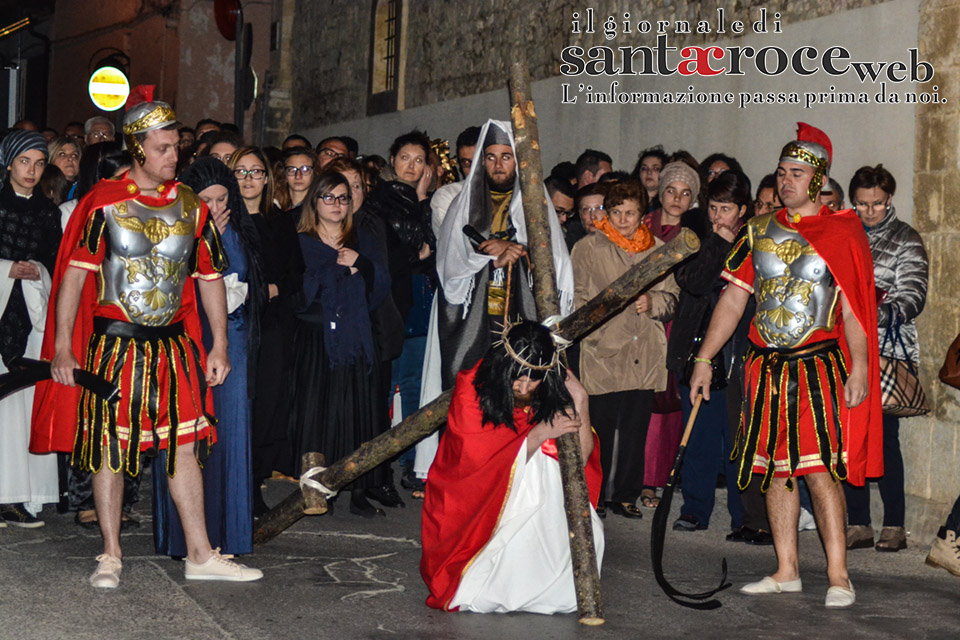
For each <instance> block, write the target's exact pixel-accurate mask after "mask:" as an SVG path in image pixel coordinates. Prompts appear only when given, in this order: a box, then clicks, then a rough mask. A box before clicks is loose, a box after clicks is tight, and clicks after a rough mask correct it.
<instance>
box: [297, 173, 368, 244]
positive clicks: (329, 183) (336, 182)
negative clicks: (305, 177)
mask: <svg viewBox="0 0 960 640" xmlns="http://www.w3.org/2000/svg"><path fill="white" fill-rule="evenodd" d="M340 185H343V186H344V187H346V188H347V195H348V196H349V195H350V183H349V182H347V179H346V178H344V177H343V174H340V173H337V172H336V171H330V170H329V169H328V170H327V171H324V172H323V173H321V174H319V175H315V176H314V177H313V182H311V183H310V189H309V190H308V191H307V196H306V197H305V198H304V199H303V212H302V213H301V214H300V224H299V225H297V231H298V232H299V233H309V234H311V235H315V234H316V233H317V229H318V228H319V226H320V214H319V213H318V211H317V200H318V199H319V198H320V196H322V195H324V194H325V193H329V192H330V191H332V190H333V189H334V188H336V187H338V186H340ZM340 234H341V235H340V243H341V244H342V245H343V246H345V247H352V246H355V245H356V242H357V230H356V227H354V226H353V213H351V212H350V209H349V208H348V209H347V216H346V217H345V218H344V219H343V223H342V224H341V226H340Z"/></svg>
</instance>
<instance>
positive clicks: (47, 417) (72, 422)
mask: <svg viewBox="0 0 960 640" xmlns="http://www.w3.org/2000/svg"><path fill="white" fill-rule="evenodd" d="M177 184H178V183H177V182H175V181H172V180H171V181H168V182H166V183H165V186H166V188H165V190H164V193H170V190H171V188H172V187H174V186H176V185H177ZM131 185H132V186H133V188H134V191H133V192H131V191H130V189H131ZM135 187H136V183H134V182H133V181H132V180H129V179H127V178H126V176H123V177H121V178H118V179H112V180H101V181H100V182H98V183H97V184H96V185H94V187H93V188H92V189H91V190H90V192H89V193H87V195H85V196H84V197H83V199H82V200H80V202H79V203H78V204H77V208H76V209H75V210H74V212H73V214H72V215H71V216H70V222H69V223H68V224H67V228H66V230H65V231H64V234H63V240H62V242H61V243H60V251H59V253H58V254H57V265H56V269H55V271H54V274H53V285H52V288H51V290H50V303H49V307H48V311H47V322H46V326H45V329H44V335H43V347H42V349H41V352H40V358H41V359H43V360H53V356H54V355H55V348H54V346H55V344H54V343H55V340H56V325H57V295H58V293H59V290H60V282H61V281H62V280H63V274H64V273H65V272H66V270H67V267H68V266H70V265H69V263H70V259H71V256H72V255H73V253H74V251H75V250H76V249H77V248H78V247H79V246H80V245H81V242H82V240H83V235H84V229H85V226H86V223H87V220H88V219H89V218H90V216H91V215H92V214H93V212H94V211H96V210H97V209H100V208H103V207H106V206H109V205H111V204H116V203H118V202H122V201H124V200H130V199H132V198H134V197H136V198H137V199H138V200H139V201H141V202H143V203H145V204H147V205H153V206H162V205H164V204H166V203H167V202H168V200H167V199H166V198H165V197H164V198H151V197H147V196H144V195H142V194H140V193H139V190H138V189H135ZM207 215H208V210H207V206H206V204H203V205H202V207H201V212H200V221H199V224H198V225H197V233H200V231H201V230H202V229H203V225H204V224H205V222H206V219H207ZM96 280H97V279H96V278H95V277H92V276H88V277H87V279H86V281H85V283H84V285H83V291H82V293H81V295H80V305H79V308H78V310H77V319H76V322H75V323H74V325H73V355H74V357H76V358H77V361H78V362H80V363H81V364H82V363H83V362H84V357H85V354H86V352H87V341H88V340H89V338H90V335H91V334H92V333H93V317H94V311H95V310H96V308H97V306H98V305H97V283H96ZM174 320H175V321H179V320H182V321H183V325H184V329H185V331H186V332H187V334H188V335H189V336H190V337H191V338H192V339H193V341H194V342H195V343H196V344H197V345H202V344H203V342H202V340H201V327H200V317H199V315H198V313H197V300H196V293H195V287H194V286H193V285H192V284H191V283H189V282H187V283H185V284H184V287H183V294H182V304H181V308H180V311H178V312H177V315H176V317H175V318H174ZM200 361H201V364H202V365H203V367H204V370H205V369H206V354H205V352H204V350H203V348H202V346H201V348H200ZM201 375H202V372H201ZM81 390H82V389H81V387H79V386H74V387H68V386H66V385H62V384H58V383H56V382H54V381H53V380H45V381H43V382H40V383H38V384H37V390H36V394H35V396H34V400H33V422H32V428H31V436H30V451H31V453H37V454H41V453H50V452H52V451H62V452H67V453H69V452H72V451H73V450H74V443H75V438H76V434H77V406H78V405H79V403H80V393H81ZM121 391H122V390H121ZM204 404H205V406H206V410H207V412H208V413H210V414H211V415H212V414H213V395H212V393H211V391H210V389H207V394H206V397H205V399H204ZM210 428H211V431H212V430H213V426H212V425H211V427H210Z"/></svg>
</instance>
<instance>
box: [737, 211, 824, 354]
mask: <svg viewBox="0 0 960 640" xmlns="http://www.w3.org/2000/svg"><path fill="white" fill-rule="evenodd" d="M774 216H775V214H770V215H768V216H760V217H759V218H757V219H756V220H754V221H751V223H750V229H749V232H750V237H751V238H750V239H751V246H752V247H753V253H752V256H753V269H754V295H756V298H757V313H756V316H755V318H754V324H755V325H756V327H757V331H758V332H759V333H760V337H761V338H763V340H764V341H765V342H766V343H767V344H768V345H770V346H773V347H778V348H784V349H790V348H793V347H798V346H800V345H802V344H803V342H804V341H805V340H806V339H807V337H809V336H810V334H811V333H813V332H814V331H816V330H817V329H824V330H827V331H829V330H831V329H833V325H834V318H835V312H836V308H837V301H838V299H839V297H840V292H839V290H838V289H837V285H836V282H835V281H834V278H833V274H831V273H830V269H829V268H828V267H827V264H826V262H824V260H823V258H821V257H820V256H819V255H818V254H817V252H816V251H815V250H814V248H813V247H812V246H810V243H809V242H807V240H806V239H805V238H804V237H803V236H802V235H800V233H798V232H797V231H796V230H794V229H789V228H787V227H785V226H783V225H781V224H779V223H778V222H777V221H776V220H775V219H774Z"/></svg>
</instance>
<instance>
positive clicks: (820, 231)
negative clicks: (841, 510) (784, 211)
mask: <svg viewBox="0 0 960 640" xmlns="http://www.w3.org/2000/svg"><path fill="white" fill-rule="evenodd" d="M795 226H796V228H797V231H799V232H800V234H801V235H803V237H804V238H806V239H807V241H808V242H809V243H810V244H811V245H812V246H813V248H814V249H816V250H817V253H818V254H820V257H821V258H823V260H824V262H826V263H827V266H828V267H829V268H830V273H832V274H833V277H834V278H835V279H836V281H837V285H838V286H839V287H840V289H841V290H842V291H843V293H844V295H846V297H847V302H848V303H849V305H850V309H851V310H852V311H853V314H854V316H855V317H856V319H857V323H858V324H859V325H860V328H861V329H862V330H863V332H864V334H866V336H867V353H868V360H867V364H868V368H867V397H866V399H865V400H864V401H863V402H861V403H860V404H859V405H858V406H856V407H854V408H853V409H847V407H846V405H845V404H842V403H841V407H840V420H841V422H842V423H843V424H845V425H849V427H848V432H847V437H846V439H845V441H844V442H845V444H846V446H847V481H848V482H850V483H851V484H854V485H857V486H863V484H864V483H865V482H866V479H867V478H879V477H880V476H882V475H883V422H882V420H883V410H882V407H881V397H880V396H881V394H880V360H879V358H880V346H879V341H878V335H877V297H876V293H875V290H874V284H873V256H872V254H871V253H870V243H869V242H868V241H867V234H866V232H865V231H864V230H863V223H862V222H861V221H860V218H859V216H857V214H856V213H855V212H854V211H853V209H845V210H843V211H837V212H836V213H832V212H831V211H830V209H829V208H828V207H826V206H824V207H822V208H821V209H820V214H819V215H817V216H807V217H805V218H802V219H801V220H800V222H799V223H797V224H796V225H795ZM840 348H841V349H843V355H844V357H845V358H846V359H847V362H851V363H852V362H853V360H852V359H851V358H850V347H849V346H848V345H847V338H846V336H845V335H841V336H840Z"/></svg>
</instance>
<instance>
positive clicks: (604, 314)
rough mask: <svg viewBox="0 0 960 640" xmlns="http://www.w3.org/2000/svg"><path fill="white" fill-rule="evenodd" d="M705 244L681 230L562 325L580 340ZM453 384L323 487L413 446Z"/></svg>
mask: <svg viewBox="0 0 960 640" xmlns="http://www.w3.org/2000/svg"><path fill="white" fill-rule="evenodd" d="M699 248H700V242H699V240H698V239H697V236H696V234H695V233H693V232H692V231H690V230H689V229H681V230H680V233H679V234H678V235H677V237H675V238H674V239H673V240H671V241H670V242H668V243H667V244H665V245H663V246H662V247H659V248H658V249H656V250H654V251H653V252H651V253H650V254H648V255H647V256H646V258H645V259H644V260H643V261H642V262H639V263H637V264H635V265H634V266H633V267H631V268H630V270H629V271H627V272H626V273H624V274H623V275H622V276H620V277H619V278H617V279H616V280H615V281H614V282H612V283H610V286H608V287H607V288H606V289H604V290H603V291H601V292H600V293H599V294H597V296H596V297H594V298H593V299H592V300H590V301H589V302H588V303H587V304H585V305H584V306H582V307H581V308H579V309H577V310H576V311H575V312H573V313H572V314H570V315H569V316H567V317H566V318H564V319H563V321H562V322H560V324H559V325H558V327H557V331H558V333H559V334H560V336H561V337H563V338H565V339H567V340H570V341H574V340H576V339H578V338H580V337H582V336H584V335H586V334H587V333H589V332H590V331H592V330H593V329H594V328H595V327H597V326H599V325H600V324H601V323H603V321H604V320H606V319H607V318H609V317H610V316H612V315H614V314H616V313H618V312H619V311H620V310H621V309H623V308H624V307H625V306H626V305H628V304H629V303H630V302H631V301H632V300H633V299H635V298H636V297H637V296H638V295H639V294H640V292H641V291H643V290H644V289H646V288H647V287H649V286H650V285H651V284H652V283H653V282H654V281H655V280H657V279H658V278H660V277H661V276H662V275H663V274H665V273H666V272H667V271H669V270H670V269H671V268H672V267H673V266H674V265H676V264H677V263H678V262H680V261H681V260H684V259H685V258H686V257H687V256H690V255H693V254H694V253H696V252H697V250H698V249H699ZM452 395H453V390H452V389H447V390H446V391H444V392H443V393H442V394H440V396H438V397H437V398H436V399H435V400H434V401H433V402H431V403H430V404H428V405H426V406H425V407H422V408H421V409H420V410H419V411H417V412H416V413H414V414H413V415H410V416H408V417H407V419H406V420H404V421H403V422H401V423H400V424H398V425H397V426H396V427H394V428H393V429H390V430H389V431H386V432H384V433H381V434H380V435H379V436H377V437H376V438H374V439H373V440H370V441H368V442H365V443H363V445H361V446H360V448H359V449H357V450H356V451H354V452H353V453H351V454H350V455H348V456H347V457H345V458H342V459H340V460H337V461H336V462H334V463H333V464H331V465H330V466H329V467H327V469H326V470H325V471H324V472H323V473H321V474H320V475H318V476H317V477H316V480H317V481H318V482H320V483H321V484H323V486H325V487H328V488H330V489H334V490H336V489H340V488H341V487H343V486H345V485H347V484H349V483H351V482H353V481H354V480H356V479H357V478H359V477H360V476H362V475H363V474H365V473H367V472H368V471H370V470H371V469H373V468H374V467H376V466H377V465H379V464H380V463H382V462H384V461H385V460H389V459H390V458H392V457H394V456H395V455H397V454H398V453H400V452H402V451H404V450H405V449H408V448H409V447H411V446H413V445H414V444H416V443H417V442H418V441H420V440H422V439H423V438H425V437H427V436H428V435H430V434H431V433H433V432H434V431H436V430H437V429H438V428H439V427H440V425H442V424H443V423H444V422H446V420H447V410H448V409H449V408H450V398H451V397H452ZM304 506H305V502H304V498H303V493H302V492H301V491H300V490H299V489H297V490H296V491H294V492H293V493H291V494H290V495H289V496H287V498H286V499H285V500H283V501H282V502H281V503H280V504H278V505H277V506H276V507H274V508H273V509H271V510H270V512H269V513H267V514H265V515H264V516H263V518H261V519H260V526H259V527H258V528H257V530H256V531H255V532H254V534H253V541H254V542H255V543H257V544H262V543H264V542H268V541H270V540H272V539H273V538H274V537H275V536H277V535H279V534H280V533H281V532H282V531H283V530H285V529H287V528H288V527H289V526H290V525H292V524H293V523H294V522H296V521H297V520H299V519H300V518H302V517H303V515H304V514H303V509H304Z"/></svg>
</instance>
